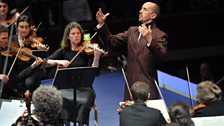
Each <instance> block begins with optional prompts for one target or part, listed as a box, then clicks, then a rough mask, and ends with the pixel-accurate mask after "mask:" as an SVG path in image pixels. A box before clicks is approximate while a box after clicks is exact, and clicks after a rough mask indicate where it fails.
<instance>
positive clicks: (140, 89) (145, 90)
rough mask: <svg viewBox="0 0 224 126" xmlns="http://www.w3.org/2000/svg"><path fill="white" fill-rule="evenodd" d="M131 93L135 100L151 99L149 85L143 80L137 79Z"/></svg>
mask: <svg viewBox="0 0 224 126" xmlns="http://www.w3.org/2000/svg"><path fill="white" fill-rule="evenodd" d="M131 93H132V96H133V100H134V101H135V102H145V101H147V100H148V99H149V96H150V89H149V85H148V84H147V83H145V82H142V81H137V82H135V83H134V84H133V85H132V86H131Z"/></svg>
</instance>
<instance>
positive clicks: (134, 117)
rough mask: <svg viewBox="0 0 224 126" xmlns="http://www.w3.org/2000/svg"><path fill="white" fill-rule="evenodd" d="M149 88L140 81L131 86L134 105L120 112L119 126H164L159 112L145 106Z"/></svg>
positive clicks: (163, 120)
mask: <svg viewBox="0 0 224 126" xmlns="http://www.w3.org/2000/svg"><path fill="white" fill-rule="evenodd" d="M149 88H150V87H149V85H148V84H146V83H145V82H141V81H137V82H135V83H134V84H133V85H132V86H131V92H132V96H133V100H134V104H133V105H128V106H126V107H125V108H124V109H122V110H121V111H120V126H162V125H164V126H165V124H166V121H165V119H164V117H163V115H162V113H161V112H160V110H158V109H154V108H151V107H147V105H146V101H147V100H148V99H149V97H150V89H149Z"/></svg>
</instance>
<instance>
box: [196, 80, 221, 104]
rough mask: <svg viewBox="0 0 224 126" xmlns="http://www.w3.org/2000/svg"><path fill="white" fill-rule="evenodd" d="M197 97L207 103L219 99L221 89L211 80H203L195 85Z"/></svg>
mask: <svg viewBox="0 0 224 126" xmlns="http://www.w3.org/2000/svg"><path fill="white" fill-rule="evenodd" d="M197 97H198V100H199V102H200V103H204V104H209V103H212V102H214V101H218V100H221V98H222V91H221V89H220V88H219V86H217V85H216V84H214V83H213V82H211V81H204V82H201V83H199V84H198V85H197Z"/></svg>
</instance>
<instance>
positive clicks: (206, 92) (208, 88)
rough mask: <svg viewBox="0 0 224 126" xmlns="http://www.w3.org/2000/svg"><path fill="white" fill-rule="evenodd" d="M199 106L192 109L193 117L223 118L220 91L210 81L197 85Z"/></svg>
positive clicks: (223, 102)
mask: <svg viewBox="0 0 224 126" xmlns="http://www.w3.org/2000/svg"><path fill="white" fill-rule="evenodd" d="M197 97H198V100H199V103H200V104H199V105H198V106H195V109H193V111H192V112H193V113H192V114H193V117H207V116H223V115H224V107H223V106H224V101H223V100H222V91H221V89H220V88H219V87H218V86H217V85H216V84H214V83H213V82H211V81H204V82H201V83H199V84H198V85H197Z"/></svg>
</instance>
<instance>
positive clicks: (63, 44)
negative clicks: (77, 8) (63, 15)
mask: <svg viewBox="0 0 224 126" xmlns="http://www.w3.org/2000/svg"><path fill="white" fill-rule="evenodd" d="M74 28H77V29H78V30H79V32H80V33H81V39H80V42H79V45H82V43H83V42H84V40H83V34H84V31H83V29H82V27H81V25H80V24H79V23H77V22H71V23H69V24H68V25H67V26H66V28H65V30H64V34H63V38H62V41H61V47H62V48H70V47H71V42H70V39H69V35H70V32H71V30H72V29H74Z"/></svg>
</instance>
